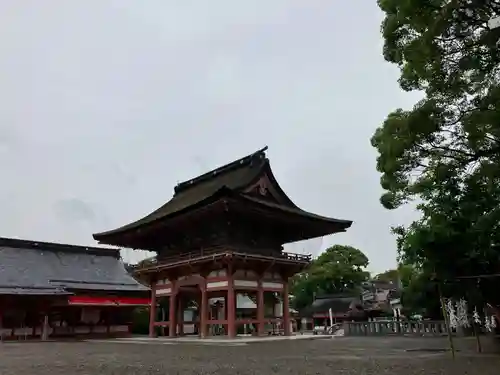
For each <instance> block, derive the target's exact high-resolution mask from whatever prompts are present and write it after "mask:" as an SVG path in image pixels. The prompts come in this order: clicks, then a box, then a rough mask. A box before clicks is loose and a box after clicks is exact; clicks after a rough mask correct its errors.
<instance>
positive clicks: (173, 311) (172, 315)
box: [168, 288, 177, 337]
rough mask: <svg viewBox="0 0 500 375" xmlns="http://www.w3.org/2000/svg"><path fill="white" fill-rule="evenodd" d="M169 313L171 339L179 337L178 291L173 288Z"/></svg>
mask: <svg viewBox="0 0 500 375" xmlns="http://www.w3.org/2000/svg"><path fill="white" fill-rule="evenodd" d="M169 305H170V306H169V311H168V331H169V332H168V335H169V336H170V337H175V336H177V319H176V317H177V291H176V290H175V288H172V294H170V303H169Z"/></svg>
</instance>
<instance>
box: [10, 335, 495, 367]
mask: <svg viewBox="0 0 500 375" xmlns="http://www.w3.org/2000/svg"><path fill="white" fill-rule="evenodd" d="M143 341H144V340H143ZM140 342H141V340H137V341H136V342H135V343H129V344H128V345H123V344H120V340H110V341H107V342H95V341H94V342H46V343H41V342H40V343H30V342H22V343H4V344H0V374H2V375H3V374H5V375H9V374H13V375H42V374H51V375H63V374H64V375H68V374H71V375H73V374H76V375H97V374H99V375H112V374H120V375H130V374H141V375H149V374H169V375H174V374H185V375H187V374H189V375H195V374H221V375H236V374H245V375H249V374H259V375H267V374H278V375H280V374H287V375H299V374H300V375H308V374H329V375H330V374H342V375H361V374H363V375H370V374H373V375H386V374H387V375H389V374H390V375H422V374H426V375H437V374H440V375H443V374H444V375H446V374H450V375H465V374H470V375H479V374H480V375H497V374H498V368H500V357H498V356H497V355H494V354H491V353H486V354H477V353H475V352H474V350H473V344H474V342H473V341H472V342H471V341H470V340H469V341H463V342H461V343H457V347H459V349H460V352H459V353H458V354H457V358H456V359H455V360H452V359H451V355H450V353H448V352H442V350H443V349H446V347H447V342H446V339H434V338H432V339H431V338H401V337H394V338H391V337H387V338H385V337H384V338H351V337H349V338H347V337H345V338H335V339H326V340H319V339H318V340H300V339H299V340H282V341H268V342H248V343H246V344H243V345H236V346H235V345H228V344H226V346H225V347H221V346H218V345H206V344H201V345H200V344H196V343H190V342H179V344H178V345H174V344H161V342H162V341H161V340H158V341H156V343H155V342H151V341H147V340H145V342H151V344H148V345H141V344H139V343H140ZM485 346H486V345H485Z"/></svg>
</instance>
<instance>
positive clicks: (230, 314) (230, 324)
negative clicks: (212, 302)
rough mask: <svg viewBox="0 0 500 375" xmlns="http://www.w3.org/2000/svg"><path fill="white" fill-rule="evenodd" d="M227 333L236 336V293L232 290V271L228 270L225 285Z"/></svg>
mask: <svg viewBox="0 0 500 375" xmlns="http://www.w3.org/2000/svg"><path fill="white" fill-rule="evenodd" d="M226 303H227V317H226V318H227V335H228V336H229V337H236V294H235V291H234V279H233V274H232V272H229V277H228V285H227V299H226Z"/></svg>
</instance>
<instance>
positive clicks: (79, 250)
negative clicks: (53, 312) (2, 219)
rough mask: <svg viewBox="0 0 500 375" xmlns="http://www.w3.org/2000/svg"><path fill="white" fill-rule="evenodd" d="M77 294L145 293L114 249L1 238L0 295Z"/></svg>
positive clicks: (145, 289) (145, 290) (146, 289)
mask: <svg viewBox="0 0 500 375" xmlns="http://www.w3.org/2000/svg"><path fill="white" fill-rule="evenodd" d="M77 290H99V291H109V292H120V291H127V292H135V291H137V292H147V291H148V288H146V287H144V286H143V285H141V284H139V283H138V282H137V281H136V280H135V279H134V278H133V277H131V276H130V275H129V274H128V273H127V272H126V270H125V268H124V265H123V263H122V262H121V260H120V259H119V252H118V250H117V249H104V248H95V247H81V246H72V245H62V244H54V243H47V242H34V241H24V240H16V239H9V238H0V294H26V295H29V294H31V295H36V294H38V295H43V294H64V293H68V292H72V291H77Z"/></svg>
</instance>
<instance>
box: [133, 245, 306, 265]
mask: <svg viewBox="0 0 500 375" xmlns="http://www.w3.org/2000/svg"><path fill="white" fill-rule="evenodd" d="M216 254H234V255H236V256H238V255H239V256H248V257H252V256H255V257H268V258H270V259H285V260H292V261H299V262H310V261H311V258H312V257H311V255H309V254H295V253H286V252H281V253H276V252H274V253H271V252H269V253H267V254H262V253H255V252H252V251H250V250H246V249H241V250H240V249H237V250H235V249H227V247H225V246H219V247H212V248H209V249H202V250H199V251H193V252H189V253H183V254H177V255H172V256H169V257H162V258H161V259H160V260H159V261H158V259H156V258H154V259H151V260H149V261H148V262H147V263H142V264H141V263H139V264H137V265H135V266H132V269H133V270H134V271H136V270H141V269H147V268H151V267H155V266H160V265H163V264H171V263H177V262H183V261H189V260H195V259H200V258H203V257H206V256H211V255H216Z"/></svg>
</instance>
